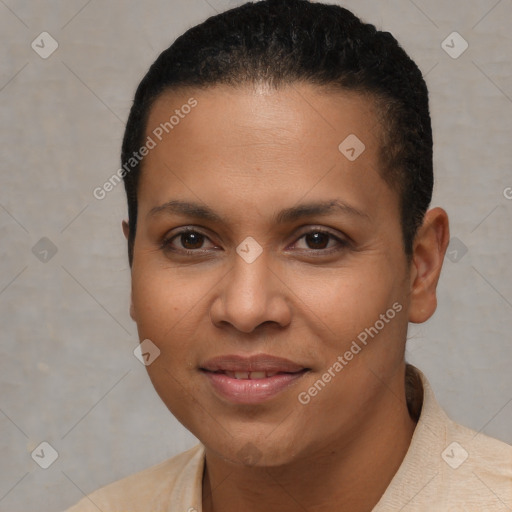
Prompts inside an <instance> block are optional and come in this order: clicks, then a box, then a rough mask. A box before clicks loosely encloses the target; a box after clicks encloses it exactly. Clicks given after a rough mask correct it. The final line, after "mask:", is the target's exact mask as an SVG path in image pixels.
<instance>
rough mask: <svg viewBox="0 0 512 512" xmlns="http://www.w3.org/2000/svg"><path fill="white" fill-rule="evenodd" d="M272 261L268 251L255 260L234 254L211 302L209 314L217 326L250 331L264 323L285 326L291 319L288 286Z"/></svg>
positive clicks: (245, 331)
mask: <svg viewBox="0 0 512 512" xmlns="http://www.w3.org/2000/svg"><path fill="white" fill-rule="evenodd" d="M270 265H271V261H270V258H269V255H268V254H267V253H266V252H265V251H263V252H262V253H261V255H260V256H259V257H258V258H256V259H255V260H254V261H252V262H250V260H245V259H244V258H243V257H241V256H239V255H238V254H235V255H234V260H233V267H232V270H231V272H228V274H227V275H226V276H225V277H224V279H223V280H222V281H221V283H220V285H219V288H218V289H217V290H218V295H217V297H216V298H215V300H214V301H213V303H212V305H211V310H210V318H211V320H212V322H213V323H214V324H215V325H216V326H217V327H221V326H223V325H224V326H225V325H226V324H229V325H231V326H233V327H234V328H236V329H237V330H238V331H241V332H244V333H250V332H252V331H253V330H254V329H255V328H256V327H258V325H260V324H263V323H267V322H272V323H276V324H279V326H281V327H284V326H286V325H287V324H288V323H289V322H290V318H291V314H290V300H289V296H288V293H289V288H288V287H287V286H286V285H285V284H284V282H283V279H282V276H279V275H278V271H276V269H273V268H271V266H270Z"/></svg>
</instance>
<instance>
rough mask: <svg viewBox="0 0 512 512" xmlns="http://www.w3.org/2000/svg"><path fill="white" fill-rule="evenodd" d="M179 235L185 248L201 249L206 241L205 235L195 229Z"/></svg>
mask: <svg viewBox="0 0 512 512" xmlns="http://www.w3.org/2000/svg"><path fill="white" fill-rule="evenodd" d="M178 237H179V239H180V242H181V244H182V245H183V247H184V248H185V249H200V248H201V246H202V245H203V242H204V236H203V235H201V233H196V232H194V231H189V232H187V233H181V235H178ZM178 237H177V238H178Z"/></svg>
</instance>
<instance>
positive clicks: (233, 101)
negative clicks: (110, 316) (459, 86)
mask: <svg viewBox="0 0 512 512" xmlns="http://www.w3.org/2000/svg"><path fill="white" fill-rule="evenodd" d="M122 163H123V169H124V171H125V172H124V173H123V174H124V180H125V187H126V192H127V197H128V213H129V219H128V221H127V222H124V223H123V229H124V233H125V236H126V237H127V240H128V253H129V261H130V265H131V269H132V305H131V316H132V318H133V319H134V321H135V322H136V323H137V328H138V332H139V337H140V339H141V340H144V341H143V343H144V344H145V349H146V350H150V351H151V350H152V351H153V353H158V356H157V357H155V358H154V360H153V361H152V362H151V364H149V365H148V366H147V369H148V373H149V376H150V378H151V381H152V383H153V385H154V387H155V389H156V391H157V393H158V394H159V395H160V397H161V398H162V400H163V401H164V403H165V404H166V405H167V407H168V408H169V410H170V411H171V412H172V413H173V414H174V415H175V416H176V418H177V419H178V420H179V421H180V422H181V423H182V424H183V425H184V426H185V427H186V428H187V429H189V430H190V431H191V432H192V433H193V434H194V435H195V436H196V437H197V438H198V439H199V440H200V444H199V445H198V446H196V447H195V448H193V449H192V450H189V451H187V452H184V453H182V454H180V455H178V456H176V457H174V458H172V459H169V460H168V461H165V462H163V463H161V464H160V465H158V466H154V467H152V468H149V469H147V470H145V471H143V472H141V473H138V474H135V475H132V476H130V477H127V478H126V479H124V480H121V481H119V482H115V483H113V484H110V485H109V486H107V487H105V488H103V489H100V490H99V491H96V492H95V493H92V494H91V495H90V496H88V497H86V498H84V499H83V500H82V501H81V502H80V503H79V504H78V505H76V506H75V507H73V508H71V509H69V510H70V512H79V511H89V510H97V509H100V510H103V511H105V512H106V511H111V510H112V511H114V510H116V511H121V510H122V511H128V510H130V511H132V510H133V511H138V512H141V511H152V512H155V511H173V512H174V511H179V510H189V511H193V510H197V511H200V510H202V511H203V512H213V511H217V512H218V511H222V512H232V511H235V510H236V511H239V510H244V511H247V512H257V511H268V510H280V511H281V512H288V511H290V512H291V511H297V510H305V511H308V512H311V511H315V512H316V511H320V510H322V511H323V510H336V511H351V512H363V511H371V510H373V511H375V512H384V511H397V510H414V511H423V510H425V511H426V510H436V511H437V510H474V511H477V510H478V511H480V510H496V511H498V510H507V507H508V509H511V508H512V447H510V446H508V445H506V444H505V443H502V442H500V441H497V440H494V439H491V438H488V437H486V436H484V435H482V434H477V433H476V432H473V431H471V430H469V429H467V428H465V427H462V426H460V425H457V424H455V423H453V422H452V421H450V420H449V419H448V418H447V416H446V415H445V414H444V412H443V411H442V410H441V409H440V407H439V405H438V404H437V403H436V401H435V398H434V396H433V393H432V390H431V388H430V386H429V384H428V381H427V380H426V378H425V376H424V375H423V374H422V373H421V372H420V371H419V370H417V369H415V368H413V367H412V366H410V365H407V364H406V362H405V360H404V351H405V343H406V338H407V327H408V323H409V322H414V323H421V322H424V321H426V320H427V319H429V318H430V317H431V316H432V315H433V313H434V311H435V309H436V286H437V283H438V279H439V276H440V272H441V268H442V264H443V258H444V254H445V251H446V248H447V245H448V241H449V227H448V218H447V215H446V212H445V211H444V210H443V209H441V208H433V209H431V210H428V207H429V204H430V201H431V196H432V187H433V172H432V133H431V123H430V115H429V108H428V93H427V88H426V85H425V82H424V80H423V78H422V75H421V72H420V71H419V69H418V68H417V66H416V65H415V64H414V62H412V60H411V59H410V58H409V57H408V56H407V55H406V53H405V52H404V51H403V49H402V48H401V47H400V46H399V44H398V43H397V42H396V40H395V39H394V38H393V37H392V36H391V35H390V34H389V33H386V32H380V31H377V30H376V29H375V27H373V26H372V25H368V24H364V23H362V22H361V21H360V20H359V19H357V18H356V17H355V16H354V15H353V14H352V13H350V12H349V11H347V10H345V9H343V8H341V7H339V6H334V5H324V4H320V3H309V2H307V1H305V0H267V1H262V2H258V3H255V4H245V5H243V6H241V7H239V8H236V9H233V10H230V11H227V12H225V13H222V14H220V15H218V16H215V17H212V18H210V19H208V20H207V21H206V22H204V23H203V24H201V25H198V26H196V27H193V28H192V29H190V30H189V31H187V32H186V33H185V34H184V35H183V36H181V37H180V38H178V39H177V40H176V42H175V43H174V44H173V45H172V46H171V47H170V48H169V49H167V50H166V51H164V52H163V53H162V54H161V55H160V56H159V58H158V59H157V60H156V62H155V63H154V64H153V65H152V66H151V68H150V70H149V71H148V73H147V75H146V76H145V77H144V79H143V80H142V82H141V84H140V85H139V88H138V90H137V92H136V95H135V99H134V104H133V107H132V110H131V113H130V117H129V119H128V123H127V127H126V131H125V138H124V141H123V149H122ZM156 349H158V350H156ZM155 431H156V433H158V426H157V425H156V426H155Z"/></svg>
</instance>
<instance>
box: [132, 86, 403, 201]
mask: <svg viewBox="0 0 512 512" xmlns="http://www.w3.org/2000/svg"><path fill="white" fill-rule="evenodd" d="M379 130H380V126H379V123H378V121H377V116H376V113H375V105H374V103H373V101H371V98H369V97H368V96H362V95H360V94H357V93H354V92H333V91H327V90H325V89H323V88H320V87H317V86H314V85H309V84H292V85H288V86H286V87H283V88H280V89H277V90H275V89H270V88H268V87H266V86H265V85H261V84H260V85H248V86H243V87H237V88H233V87H228V86H216V87H211V88H209V89H201V90H199V89H183V90H176V91H168V92H165V93H163V94H162V95H161V96H160V97H159V98H158V99H157V100H156V101H155V102H154V104H153V106H152V108H151V112H150V114H149V116H148V122H147V125H146V137H147V138H151V139H152V140H153V141H154V143H155V147H154V149H152V150H151V151H150V152H149V154H148V155H147V156H145V157H144V161H143V165H142V176H141V180H140V190H139V199H143V202H144V201H145V200H148V203H149V202H151V203H153V204H151V205H149V204H148V208H151V207H154V206H155V204H156V203H163V202H166V201H168V200H169V197H168V196H169V195H170V194H171V191H172V190H174V191H176V190H177V189H180V190H181V191H182V192H183V193H185V194H188V195H189V196H190V195H196V199H197V197H200V198H201V197H202V196H203V197H204V195H205V194H208V193H212V194H213V196H215V198H219V194H220V195H222V194H224V195H229V196H230V197H231V198H233V196H235V197H239V198H240V199H241V198H242V197H246V196H247V195H251V196H252V197H261V196H265V197H266V198H267V199H268V198H269V197H273V198H275V200H279V198H282V197H283V196H282V194H283V193H286V195H287V197H288V198H289V201H291V202H293V199H294V198H295V200H296V201H298V200H299V199H300V198H301V197H302V196H304V195H306V194H308V195H310V196H311V195H313V196H314V195H315V194H316V195H317V196H321V195H325V192H326V191H330V192H332V191H333V190H334V189H335V190H337V191H340V193H342V194H343V195H344V199H347V202H349V201H348V200H349V199H350V200H351V202H352V204H354V206H355V207H358V204H357V203H359V206H361V207H362V206H363V205H362V204H361V203H362V202H367V203H368V205H370V207H371V206H372V203H373V206H375V207H376V206H377V205H378V204H379V202H380V201H381V199H383V195H384V196H386V194H389V192H390V191H389V190H383V188H384V189H387V188H388V187H387V185H386V184H385V182H384V181H383V180H382V179H381V177H380V173H379V155H380V137H379V133H380V132H379ZM167 185H168V186H167ZM384 199H386V198H385V197H384ZM392 201H393V202H396V198H395V197H394V196H393V197H392ZM281 202H282V201H281Z"/></svg>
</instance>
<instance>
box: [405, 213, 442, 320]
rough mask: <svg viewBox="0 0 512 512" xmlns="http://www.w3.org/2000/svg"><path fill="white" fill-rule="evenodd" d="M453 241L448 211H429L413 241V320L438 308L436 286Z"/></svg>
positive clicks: (428, 315)
mask: <svg viewBox="0 0 512 512" xmlns="http://www.w3.org/2000/svg"><path fill="white" fill-rule="evenodd" d="M449 241H450V228H449V221H448V214H447V213H446V212H445V211H444V210H443V209H442V208H433V209H432V210H429V211H428V212H427V213H426V214H425V217H424V220H423V224H422V225H421V227H420V228H419V230H418V233H417V234H416V237H415V239H414V244H413V255H412V265H411V288H410V298H411V300H410V308H409V322H413V323H417V324H419V323H422V322H425V321H427V320H428V319H429V318H430V317H431V316H432V315H433V314H434V312H435V310H436V308H437V297H436V288H437V283H438V281H439V276H440V275H441V268H442V267H443V262H444V255H445V253H446V249H447V247H448V243H449Z"/></svg>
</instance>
